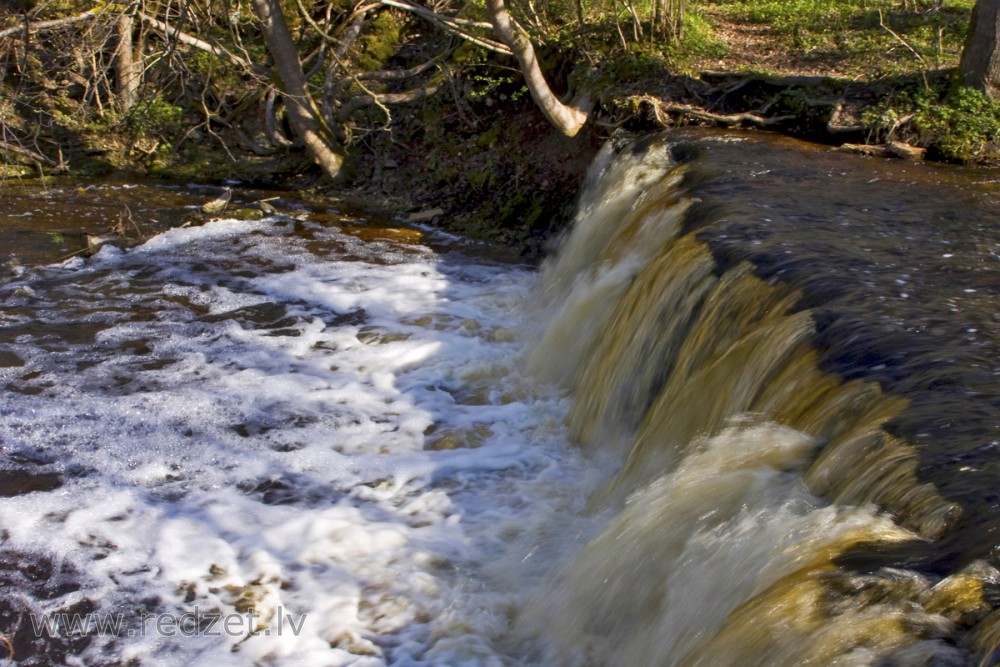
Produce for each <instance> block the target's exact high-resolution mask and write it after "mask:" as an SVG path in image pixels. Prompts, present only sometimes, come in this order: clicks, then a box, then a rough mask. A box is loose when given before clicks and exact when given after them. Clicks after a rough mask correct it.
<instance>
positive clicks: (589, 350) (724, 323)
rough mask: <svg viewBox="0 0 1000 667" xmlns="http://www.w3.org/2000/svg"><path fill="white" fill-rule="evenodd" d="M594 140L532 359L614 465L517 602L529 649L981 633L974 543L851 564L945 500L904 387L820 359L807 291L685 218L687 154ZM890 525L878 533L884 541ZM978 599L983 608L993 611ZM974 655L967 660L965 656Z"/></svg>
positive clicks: (859, 654) (881, 657) (641, 652)
mask: <svg viewBox="0 0 1000 667" xmlns="http://www.w3.org/2000/svg"><path fill="white" fill-rule="evenodd" d="M675 149H676V145H675V144H672V143H671V140H670V139H667V138H662V137H655V138H647V139H645V140H643V141H640V142H637V143H636V144H633V145H630V146H626V147H624V148H619V149H617V150H614V149H612V148H610V147H609V148H606V149H605V150H604V151H603V152H602V154H601V156H600V157H599V159H598V160H597V162H596V163H595V165H594V167H593V169H592V172H591V174H590V176H589V177H588V180H587V183H586V186H585V191H584V193H583V195H582V198H581V204H580V208H579V213H578V215H577V218H576V220H575V223H574V226H573V228H572V230H571V231H570V233H569V235H568V236H567V237H566V238H565V239H564V240H563V244H562V247H561V249H560V251H559V253H558V254H557V255H556V256H555V257H554V258H553V259H551V260H550V261H549V262H548V263H547V264H546V266H545V267H544V270H543V274H542V277H541V281H542V288H541V290H540V296H539V298H538V301H539V306H538V308H539V311H540V312H542V313H544V314H545V315H544V316H545V318H546V323H545V327H544V331H543V332H542V333H541V334H540V335H539V337H538V342H537V344H536V345H535V347H534V350H533V352H532V354H531V356H530V360H529V369H530V370H531V372H533V373H534V374H535V375H536V376H538V377H541V378H543V379H546V380H549V381H551V382H553V383H556V384H558V385H561V386H562V387H564V388H565V389H566V390H567V391H568V392H569V393H570V395H571V396H572V399H573V407H572V408H571V411H570V413H569V416H568V422H569V427H570V433H571V435H572V437H573V438H574V439H575V441H576V442H577V444H578V445H579V446H580V447H582V448H583V449H584V450H585V451H588V452H590V453H592V454H593V455H600V456H603V457H607V458H609V459H610V460H611V461H612V462H613V463H612V465H613V466H615V470H613V471H612V472H611V474H610V476H609V480H608V482H607V484H606V487H605V489H604V490H603V491H602V492H600V493H598V494H597V496H596V497H595V498H594V499H593V500H592V502H591V510H592V511H594V512H596V513H600V512H603V513H606V514H608V515H609V517H610V518H609V519H608V520H607V524H606V527H605V528H604V530H603V532H601V534H599V535H598V536H596V537H595V538H594V539H592V540H591V541H590V542H589V543H588V544H586V545H585V546H583V547H582V548H581V549H580V551H579V552H578V553H577V554H575V556H574V557H573V558H572V559H571V561H570V562H569V563H568V564H567V565H565V567H563V569H562V570H561V571H560V572H559V573H558V575H557V576H555V577H554V578H553V581H552V582H551V583H550V584H549V585H548V586H547V587H546V588H545V589H544V590H543V591H541V592H539V593H538V594H537V595H536V596H535V597H534V599H533V601H532V602H531V603H530V604H529V605H528V606H527V608H526V609H525V610H524V612H523V613H522V615H521V618H520V620H519V628H520V631H521V632H522V633H523V634H524V635H525V636H530V637H534V638H537V639H538V640H539V641H540V646H541V647H542V648H540V649H538V650H539V655H538V659H539V660H540V661H541V662H542V663H543V664H559V665H623V666H624V665H630V666H631V665H685V666H687V665H801V664H822V665H827V664H838V665H841V664H843V665H856V664H858V665H860V664H879V665H885V664H893V665H917V664H919V665H925V664H967V662H968V661H970V660H972V657H971V656H972V655H973V654H976V653H979V654H982V655H989V654H990V653H992V652H993V651H994V650H995V649H996V647H997V646H998V645H1000V643H998V636H1000V633H998V627H1000V620H998V616H997V615H998V614H1000V612H992V603H991V602H990V601H989V599H988V598H989V596H988V595H986V593H984V590H985V589H986V588H989V586H991V585H993V584H994V583H995V582H996V581H997V580H998V579H1000V573H998V572H997V570H995V569H994V568H993V567H992V566H991V565H989V564H988V563H987V562H985V561H983V560H974V561H973V562H972V563H970V564H967V565H966V566H965V567H964V569H958V568H956V571H951V572H945V573H943V574H935V573H929V572H924V571H920V570H917V569H907V568H906V567H904V565H905V563H902V562H900V563H896V562H893V563H888V564H886V565H885V566H882V567H878V566H873V567H868V568H854V569H852V568H850V567H846V566H844V565H842V564H841V562H840V561H841V560H842V559H843V558H844V556H845V555H846V554H854V555H857V554H858V553H862V554H878V553H881V552H883V551H886V550H891V549H893V548H897V549H904V550H905V547H902V546H900V545H911V544H926V543H928V542H930V541H933V540H937V539H940V538H941V537H942V536H943V535H945V534H946V533H947V532H948V531H950V530H952V529H954V528H955V527H956V525H957V524H958V522H959V521H960V520H961V518H962V513H963V508H962V507H961V506H960V505H959V504H957V503H955V502H954V501H951V500H949V499H947V498H945V497H944V496H943V495H942V494H941V493H940V491H939V489H938V488H937V487H936V486H935V485H934V484H931V483H927V482H925V481H922V480H921V479H920V477H919V475H918V456H917V450H916V448H915V446H914V445H913V444H912V443H910V442H907V441H906V440H905V439H903V438H902V437H900V436H899V435H898V434H893V433H891V432H890V430H891V429H887V424H889V423H890V422H891V421H892V420H893V419H895V418H897V417H899V416H900V415H901V414H903V413H904V411H906V410H907V408H908V406H909V403H910V401H909V399H908V398H907V397H906V396H902V395H897V394H894V393H891V392H888V391H886V390H885V389H884V388H883V387H881V386H880V384H879V383H878V382H873V381H870V380H865V379H860V378H859V379H850V380H847V379H845V378H844V377H843V376H842V375H841V374H838V373H836V372H833V371H831V370H829V369H824V368H822V367H821V364H820V362H819V360H820V356H821V350H819V349H818V348H817V337H816V331H817V314H816V311H815V307H816V304H815V301H816V299H815V298H805V297H804V294H803V292H802V291H801V288H800V287H798V286H796V285H793V284H789V283H787V282H785V281H782V280H775V279H773V278H765V277H762V276H761V275H760V272H759V271H758V270H757V267H756V266H755V264H754V263H753V262H752V261H749V260H746V259H743V260H738V261H733V260H732V259H731V258H726V257H722V256H720V255H719V253H718V252H716V251H715V249H713V247H712V245H711V244H710V243H709V242H708V241H707V239H706V238H705V235H704V234H703V233H702V232H703V230H704V229H706V228H707V227H711V225H713V223H714V222H715V220H714V219H713V216H715V217H716V218H717V219H722V218H724V217H725V214H726V212H725V207H718V206H715V207H713V206H711V205H707V204H711V202H705V201H703V200H702V198H701V196H700V195H701V193H700V191H699V182H700V181H701V177H700V176H699V174H698V167H699V165H698V161H697V159H691V158H690V157H689V156H687V155H686V152H685V151H683V150H675ZM893 545H896V547H894V546H893ZM991 613H992V615H991ZM984 664H986V663H984Z"/></svg>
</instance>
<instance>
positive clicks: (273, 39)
mask: <svg viewBox="0 0 1000 667" xmlns="http://www.w3.org/2000/svg"><path fill="white" fill-rule="evenodd" d="M253 5H254V9H255V10H256V11H257V17H258V18H259V19H260V22H261V26H262V32H263V36H264V42H265V43H266V44H267V48H268V50H269V51H270V52H271V56H272V57H273V58H274V65H275V69H277V72H278V78H279V79H280V81H281V86H282V94H283V96H284V98H285V109H286V111H287V113H288V122H289V124H290V125H291V126H292V131H293V132H295V134H296V135H298V137H299V138H300V139H302V143H303V144H305V147H306V152H308V153H309V156H310V157H311V158H312V159H313V160H314V161H315V162H316V164H318V165H319V166H320V167H321V168H322V169H323V171H324V172H325V173H326V175H327V176H329V177H330V178H336V177H337V175H338V174H340V170H341V167H343V164H344V157H343V156H342V155H341V154H340V153H338V152H337V151H335V150H333V148H332V147H331V142H332V137H330V134H329V132H324V129H323V125H322V123H320V121H319V114H318V112H317V111H316V106H315V104H314V103H313V99H312V96H311V95H310V94H309V84H308V82H307V81H306V75H305V73H303V71H302V63H301V62H300V61H299V52H298V50H297V49H296V47H295V41H294V40H293V39H292V34H291V33H290V32H289V31H288V24H287V23H285V16H284V14H282V13H281V6H280V5H279V4H278V0H253Z"/></svg>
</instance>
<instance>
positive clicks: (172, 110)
mask: <svg viewBox="0 0 1000 667" xmlns="http://www.w3.org/2000/svg"><path fill="white" fill-rule="evenodd" d="M183 114H184V109H183V108H181V107H179V106H177V105H176V104H171V103H170V102H167V101H166V100H164V99H163V98H162V97H152V98H150V99H148V100H143V101H141V102H139V103H138V104H136V105H135V106H133V107H132V108H131V109H130V110H129V112H128V114H127V115H126V117H125V124H126V127H127V128H128V130H129V132H131V133H132V134H134V135H141V134H145V135H159V136H170V135H173V134H176V133H177V132H178V131H180V129H181V120H182V116H183Z"/></svg>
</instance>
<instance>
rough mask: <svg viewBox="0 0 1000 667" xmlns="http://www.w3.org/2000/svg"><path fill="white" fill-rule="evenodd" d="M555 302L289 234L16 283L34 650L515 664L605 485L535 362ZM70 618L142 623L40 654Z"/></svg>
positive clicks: (14, 379) (210, 237)
mask: <svg viewBox="0 0 1000 667" xmlns="http://www.w3.org/2000/svg"><path fill="white" fill-rule="evenodd" d="M345 226H347V225H345ZM348 229H349V231H351V230H353V231H355V232H356V233H358V234H359V235H363V234H367V235H368V236H371V235H372V230H371V229H365V228H350V227H348ZM391 232H393V230H388V232H387V233H384V234H383V236H384V237H385V238H391V237H392V236H393V234H392V233H391ZM408 234H409V236H407V235H406V234H404V233H403V232H401V231H398V230H397V231H396V232H395V235H396V236H397V237H401V238H402V240H403V241H406V240H407V239H408V238H412V237H413V236H418V235H415V234H414V233H413V232H409V233H408ZM374 235H375V236H376V237H377V236H379V233H378V231H377V230H376V231H375V234H374ZM530 284H531V275H530V274H529V272H527V271H525V270H523V269H519V268H517V267H511V266H501V265H489V264H484V263H473V262H470V261H468V260H462V259H461V257H459V256H457V255H448V256H438V255H435V254H434V253H433V252H431V251H430V250H428V249H427V248H426V247H423V246H422V245H419V244H416V243H411V244H406V243H400V242H398V241H397V242H393V243H389V242H386V241H384V240H383V241H378V240H376V241H370V242H364V241H361V240H359V238H358V237H357V236H352V235H351V234H349V233H345V232H344V231H342V230H341V229H339V228H337V227H332V226H322V225H319V224H314V223H309V222H298V221H290V220H287V219H270V220H267V221H263V222H259V223H246V222H236V221H218V222H213V223H210V224H208V225H206V226H204V227H201V228H196V229H183V230H174V231H171V232H168V233H166V234H163V235H161V236H158V237H156V238H155V239H153V240H151V241H150V242H148V243H146V244H145V245H144V246H142V247H140V248H136V249H134V250H131V251H129V252H127V253H122V252H118V251H116V250H114V249H112V248H105V249H104V250H103V251H102V252H101V253H99V254H98V255H97V256H96V257H94V258H93V259H91V260H89V261H86V262H84V261H81V260H75V261H72V262H69V263H67V264H65V265H62V266H57V267H49V268H44V269H40V270H38V271H35V272H31V273H30V274H29V275H28V276H26V277H25V279H24V280H22V281H20V282H18V283H15V284H12V285H8V286H6V287H5V288H3V300H4V301H3V303H4V310H3V316H2V317H3V325H4V328H5V335H4V342H5V344H6V345H5V349H6V350H7V351H8V354H13V355H16V357H17V359H16V360H15V361H8V362H7V367H6V368H3V369H2V370H0V373H2V374H3V377H4V381H5V384H6V385H7V391H6V393H5V394H4V398H3V403H2V413H3V421H2V425H0V442H2V447H3V455H4V458H5V461H6V466H7V471H5V477H4V481H5V482H6V485H7V488H4V489H3V495H4V496H7V497H5V498H3V499H2V503H0V523H2V527H3V547H2V549H3V565H2V567H3V568H4V570H3V572H4V575H3V576H4V580H5V584H6V591H5V600H4V603H3V605H4V609H3V612H4V621H5V623H6V627H4V628H3V629H2V630H3V632H4V634H5V636H6V637H8V638H11V639H12V641H13V643H14V647H15V657H16V658H20V659H22V660H23V661H24V664H50V663H58V662H62V661H63V660H64V659H67V660H68V659H69V658H68V657H66V656H68V655H69V654H73V653H78V654H79V655H80V656H81V658H80V659H82V660H83V661H84V662H85V663H86V664H91V665H94V664H102V663H103V662H110V663H115V664H117V663H119V662H124V661H129V660H137V661H138V662H139V663H141V664H156V665H167V664H176V665H190V664H203V665H219V664H240V665H243V664H261V663H266V664H311V665H341V664H358V665H375V664H384V663H386V662H392V663H396V664H414V663H419V664H451V665H455V664H501V662H502V660H501V658H500V657H498V655H499V653H498V652H497V649H496V648H495V647H494V646H493V643H494V642H495V641H496V640H497V638H498V637H500V636H501V635H503V634H504V632H505V631H506V630H507V626H508V622H509V615H510V613H511V610H512V609H513V608H514V607H515V606H516V601H517V595H518V594H519V592H520V591H521V589H522V587H524V586H527V585H529V582H530V581H531V580H533V579H535V578H536V576H537V574H536V570H537V569H538V568H536V567H535V566H534V565H533V563H534V562H535V561H536V560H538V559H539V558H541V555H542V554H544V553H545V552H546V551H547V550H551V549H552V548H554V547H552V546H547V545H549V543H550V542H552V541H554V540H556V541H558V542H561V541H562V540H564V539H572V536H573V535H575V532H576V530H577V529H574V528H573V523H574V521H573V520H572V518H571V517H572V516H574V515H575V514H577V513H578V511H579V509H580V507H581V505H582V502H583V501H584V499H585V495H586V490H587V486H588V481H587V480H588V479H590V478H592V477H593V476H594V475H593V473H592V472H588V471H587V470H585V469H583V468H582V467H581V466H582V463H581V461H580V459H579V457H578V455H577V453H576V452H575V451H574V449H573V448H571V447H570V446H568V444H567V442H566V439H565V436H564V434H563V427H562V421H563V414H564V412H565V399H563V398H562V397H560V396H558V395H554V394H552V393H551V392H540V391H539V388H538V386H537V385H536V383H534V382H533V381H531V380H530V379H527V378H525V377H524V376H523V374H522V373H520V372H519V370H518V368H519V365H518V364H519V355H520V350H521V349H522V346H523V343H522V341H521V333H520V328H519V319H520V318H522V317H523V313H524V310H523V306H522V304H523V303H524V301H525V298H526V291H527V289H528V287H529V285H530ZM567 534H568V535H570V536H571V537H570V538H566V535H567ZM507 561H509V562H510V563H511V564H512V565H511V566H510V568H508V567H507V565H506V562H507ZM522 561H523V562H524V565H521V564H522ZM514 565H517V566H518V567H516V568H515V567H514ZM507 569H512V572H513V571H514V570H516V577H515V576H514V575H513V574H508V573H507V571H506V570H507ZM36 570H45V571H46V572H49V571H51V575H50V576H51V578H52V579H51V580H50V581H42V582H38V581H35V579H34V578H33V572H34V571H36ZM494 571H495V574H494ZM39 587H41V588H39ZM250 612H253V614H254V621H253V623H254V627H250V622H249V621H247V622H246V623H241V622H240V621H239V619H238V618H236V617H238V616H239V615H246V614H248V613H250ZM63 613H69V614H74V613H79V614H81V615H86V614H89V615H90V616H86V617H85V618H87V620H90V621H92V622H94V623H96V622H97V621H99V620H100V621H104V620H105V619H107V618H111V619H113V620H114V619H116V618H118V617H119V616H120V617H121V619H122V623H123V625H122V627H121V628H115V629H114V630H115V631H114V633H113V634H109V633H103V634H102V633H98V632H95V631H94V628H88V634H87V636H86V637H84V638H82V639H81V638H80V637H75V638H73V637H65V636H63V634H64V632H65V630H64V629H60V628H56V629H55V630H56V631H55V632H53V633H52V634H53V635H54V638H52V639H50V638H49V636H48V634H47V633H43V636H41V637H38V638H36V637H35V636H34V634H35V633H34V632H33V627H32V622H33V621H36V620H37V619H42V618H46V619H53V618H55V619H59V618H63V617H61V616H59V614H63ZM184 614H188V615H189V616H188V617H187V619H188V620H187V621H185V620H184V619H183V618H182V617H183V615H184ZM171 615H172V616H171ZM213 616H214V617H216V618H217V617H219V616H221V617H222V621H225V620H227V619H228V620H230V621H231V625H232V629H233V632H232V633H227V632H226V631H225V628H224V627H223V622H222V621H217V622H216V623H215V624H214V627H211V628H209V627H208V626H209V624H210V623H212V620H211V619H212V618H213ZM172 617H176V618H177V619H180V620H179V624H178V625H172V620H171V619H172ZM143 619H145V620H144V621H143ZM195 619H197V620H195ZM157 622H160V623H161V627H160V628H158V627H157V625H156V624H157ZM185 622H186V623H187V625H186V626H185V625H183V624H184V623H185ZM196 622H197V623H198V624H200V626H201V627H200V628H199V627H195V623H196ZM281 624H283V627H282V625H281ZM171 633H172V635H173V636H165V635H170V634H171Z"/></svg>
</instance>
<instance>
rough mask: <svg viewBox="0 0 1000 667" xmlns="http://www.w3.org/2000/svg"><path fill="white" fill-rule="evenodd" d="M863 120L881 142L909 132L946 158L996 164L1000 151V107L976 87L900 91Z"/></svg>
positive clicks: (910, 137) (911, 137) (866, 114)
mask: <svg viewBox="0 0 1000 667" xmlns="http://www.w3.org/2000/svg"><path fill="white" fill-rule="evenodd" d="M862 122H864V124H865V125H866V126H867V127H868V128H869V129H870V130H871V131H872V132H873V133H874V135H875V138H876V139H882V140H886V139H891V138H894V136H895V133H897V132H898V133H899V134H904V135H905V134H909V135H910V136H908V137H907V138H908V139H911V140H913V141H915V142H917V143H920V144H921V145H924V146H927V147H929V148H930V149H932V150H933V151H934V152H936V153H937V154H938V155H939V156H940V157H942V158H944V159H946V160H952V161H957V162H967V161H970V160H976V159H982V158H992V159H994V160H995V159H996V158H997V157H998V153H1000V104H997V103H996V102H994V101H993V100H991V99H990V98H989V97H987V96H986V95H985V94H983V93H981V92H980V91H978V90H975V89H974V88H965V87H960V88H956V89H954V90H952V91H951V93H950V94H947V95H942V92H941V91H939V90H935V89H932V88H926V87H925V88H922V89H920V90H904V91H901V92H897V93H896V94H894V95H892V96H889V97H886V98H885V99H884V100H882V101H881V102H880V103H879V104H877V105H875V106H874V107H872V108H871V109H869V110H867V111H865V113H864V114H862Z"/></svg>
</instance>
